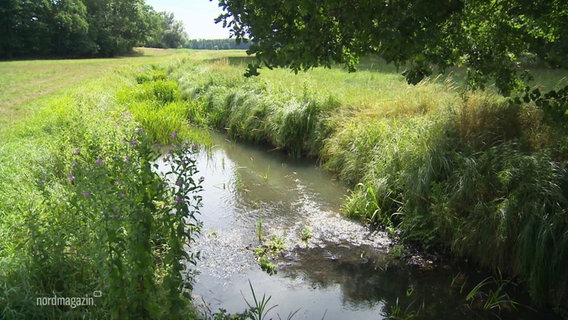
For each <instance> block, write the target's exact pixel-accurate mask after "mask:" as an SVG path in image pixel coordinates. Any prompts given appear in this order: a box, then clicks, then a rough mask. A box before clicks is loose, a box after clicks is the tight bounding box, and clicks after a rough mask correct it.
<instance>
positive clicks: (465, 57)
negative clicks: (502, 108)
mask: <svg viewBox="0 0 568 320" xmlns="http://www.w3.org/2000/svg"><path fill="white" fill-rule="evenodd" d="M219 6H220V7H222V8H223V10H224V11H225V12H224V13H223V14H222V15H220V16H219V17H218V18H217V20H216V21H217V22H222V23H223V25H224V26H225V27H228V28H229V29H230V31H231V35H232V36H234V37H236V38H237V39H245V38H250V39H251V41H252V43H253V44H252V45H251V47H250V49H249V53H250V54H255V55H256V57H257V59H258V63H257V64H256V65H253V66H250V68H252V70H249V71H253V73H254V72H255V71H256V68H259V67H260V66H261V65H265V66H267V67H269V68H272V67H289V68H291V69H293V70H294V71H298V70H305V69H309V68H311V67H316V66H322V65H323V66H331V64H332V63H334V62H339V63H344V64H345V65H346V66H347V68H348V69H349V70H351V71H354V70H355V65H356V63H357V62H358V59H359V57H360V56H361V55H366V54H377V55H379V56H381V57H382V58H384V59H385V60H386V61H387V62H392V63H394V64H396V65H397V66H405V67H406V70H405V72H404V75H405V76H406V78H407V80H408V81H409V82H410V83H417V82H419V81H420V80H422V79H423V78H424V77H426V76H428V75H430V74H432V73H433V72H435V71H440V72H443V71H444V70H446V69H447V68H448V67H450V66H456V65H457V66H464V67H466V69H467V72H468V80H469V84H470V85H471V86H472V87H473V88H478V87H483V86H484V85H485V84H486V83H487V82H488V81H489V80H490V79H494V80H495V83H496V85H497V87H498V88H499V89H500V90H501V91H502V92H503V93H504V94H508V93H509V92H510V90H511V89H514V88H517V87H519V86H520V84H521V81H520V79H521V76H522V70H521V69H520V65H519V63H518V61H519V57H520V56H521V55H522V54H524V53H526V52H533V53H537V54H539V56H541V57H542V58H543V59H545V60H546V59H549V58H551V57H555V56H556V57H557V56H560V57H563V58H564V59H558V58H556V60H565V58H566V57H567V56H568V50H567V49H566V47H567V46H566V37H567V36H568V27H567V23H566V21H567V20H568V8H567V7H568V6H567V5H566V3H565V0H552V1H539V0H382V1H377V0H322V1H312V0H220V1H219Z"/></svg>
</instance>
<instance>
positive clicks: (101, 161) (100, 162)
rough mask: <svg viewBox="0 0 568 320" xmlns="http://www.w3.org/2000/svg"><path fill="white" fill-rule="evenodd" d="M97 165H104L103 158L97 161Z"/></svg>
mask: <svg viewBox="0 0 568 320" xmlns="http://www.w3.org/2000/svg"><path fill="white" fill-rule="evenodd" d="M95 163H96V164H98V165H101V164H103V160H102V159H101V158H98V159H97V160H96V161H95Z"/></svg>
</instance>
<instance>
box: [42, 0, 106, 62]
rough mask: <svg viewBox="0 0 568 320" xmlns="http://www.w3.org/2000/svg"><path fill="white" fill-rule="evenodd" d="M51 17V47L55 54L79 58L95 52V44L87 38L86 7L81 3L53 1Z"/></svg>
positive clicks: (63, 0)
mask: <svg viewBox="0 0 568 320" xmlns="http://www.w3.org/2000/svg"><path fill="white" fill-rule="evenodd" d="M52 15H53V23H52V25H51V27H52V29H53V40H52V46H54V50H53V51H54V53H55V54H57V55H60V56H64V55H73V56H81V55H89V54H94V53H95V52H96V44H95V43H94V42H93V41H92V39H90V38H89V37H88V31H89V23H88V22H87V7H86V6H85V5H84V4H83V2H81V1H74V0H59V1H55V2H54V3H53V6H52Z"/></svg>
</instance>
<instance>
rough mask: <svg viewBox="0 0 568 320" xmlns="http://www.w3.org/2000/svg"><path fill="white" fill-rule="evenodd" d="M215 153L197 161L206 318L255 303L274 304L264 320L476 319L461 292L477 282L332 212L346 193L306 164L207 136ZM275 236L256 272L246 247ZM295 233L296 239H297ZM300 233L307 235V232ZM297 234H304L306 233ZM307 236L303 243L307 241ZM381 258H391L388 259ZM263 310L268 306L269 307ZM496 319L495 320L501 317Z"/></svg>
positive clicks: (199, 296) (198, 286)
mask: <svg viewBox="0 0 568 320" xmlns="http://www.w3.org/2000/svg"><path fill="white" fill-rule="evenodd" d="M212 139H213V144H214V146H213V147H212V148H210V149H208V150H203V151H201V152H200V153H199V154H198V155H197V157H198V169H199V173H198V175H199V176H204V177H205V181H204V183H203V187H204V191H203V192H202V193H201V195H202V196H203V207H202V208H201V210H200V212H201V214H200V215H199V216H198V219H200V220H201V221H202V222H203V229H202V231H201V236H200V238H199V239H198V241H197V243H196V244H195V245H194V246H193V247H192V250H194V251H200V252H201V260H200V261H199V263H198V266H197V269H198V272H199V274H198V275H197V277H196V282H195V284H194V288H193V292H192V294H193V296H194V301H196V303H197V304H201V305H202V308H204V306H203V305H205V306H206V308H208V309H210V310H211V311H212V312H217V311H218V310H219V309H220V308H222V309H224V310H226V311H227V312H230V313H237V312H243V311H244V309H245V308H246V307H247V301H248V303H251V304H254V303H253V296H252V292H251V287H250V286H252V287H253V289H254V292H255V294H256V297H257V299H261V298H262V296H263V295H266V298H268V297H271V299H270V301H269V302H268V307H271V306H276V307H275V308H274V309H273V310H271V311H270V313H269V314H268V317H267V318H266V319H270V318H272V319H279V318H282V319H286V318H287V317H288V315H290V314H293V313H295V314H294V317H293V319H327V320H332V319H386V318H387V315H391V316H392V315H399V316H400V317H404V316H408V315H410V316H412V315H416V313H417V312H418V315H419V317H420V318H421V319H423V318H427V319H439V318H444V319H460V320H461V319H480V318H486V317H487V316H488V315H489V314H486V313H485V312H482V311H479V310H476V309H474V308H470V307H469V305H468V304H467V303H466V302H465V300H464V296H465V295H466V294H467V292H463V290H461V291H462V292H461V293H460V288H461V287H460V285H461V284H463V283H465V281H466V280H468V281H470V282H469V283H474V284H475V282H474V281H480V280H482V279H483V278H484V277H485V275H482V274H477V273H476V272H474V271H464V270H463V268H462V269H460V268H459V267H457V266H452V265H449V264H435V263H432V262H431V261H428V259H427V258H424V257H420V256H415V257H412V258H411V259H410V260H411V261H415V263H409V259H400V256H398V257H397V255H396V254H393V251H395V250H396V248H402V247H401V246H397V245H396V244H394V243H393V241H392V240H391V239H390V238H389V237H388V235H387V234H386V233H385V232H382V231H373V230H371V229H369V228H368V226H365V225H364V224H362V223H360V222H356V221H352V220H349V219H347V218H345V217H343V216H341V215H340V205H341V203H342V202H343V201H344V199H345V196H346V194H347V189H346V188H345V187H344V186H342V185H341V184H340V183H339V182H337V181H335V180H334V179H333V177H332V176H331V175H330V174H328V173H326V172H325V171H324V170H322V169H320V168H318V167H317V166H316V165H315V164H314V163H313V162H310V161H307V160H300V161H296V160H292V159H290V158H288V157H286V156H285V155H283V154H282V153H280V152H278V151H274V150H273V151H270V150H268V149H267V148H262V147H258V146H250V145H246V144H240V143H235V142H230V141H228V140H226V137H225V136H223V135H221V134H217V133H212ZM261 219H262V235H263V238H264V241H265V242H266V241H270V239H272V238H274V237H277V239H281V240H283V242H284V251H283V252H281V253H280V254H278V255H277V257H276V258H275V259H273V260H271V262H272V263H273V264H274V265H275V266H276V273H275V274H273V275H270V274H268V273H267V272H265V271H263V270H261V267H260V265H259V263H258V260H257V258H256V256H255V253H254V250H255V248H257V247H259V246H260V245H261V242H260V241H259V238H258V229H257V226H258V224H259V222H260V221H261ZM302 230H304V237H302ZM306 230H309V231H306ZM306 233H307V234H308V236H306ZM306 238H307V239H306ZM389 253H390V254H389ZM268 307H267V308H268ZM501 316H502V318H506V317H503V315H501Z"/></svg>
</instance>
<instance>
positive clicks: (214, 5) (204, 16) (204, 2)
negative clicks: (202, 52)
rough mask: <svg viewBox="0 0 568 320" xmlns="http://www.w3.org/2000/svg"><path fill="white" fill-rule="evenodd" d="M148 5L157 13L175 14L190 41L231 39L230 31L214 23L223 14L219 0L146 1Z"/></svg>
mask: <svg viewBox="0 0 568 320" xmlns="http://www.w3.org/2000/svg"><path fill="white" fill-rule="evenodd" d="M146 4H149V5H151V6H152V7H154V10H156V11H168V12H173V13H174V16H175V18H176V19H177V20H180V21H182V22H183V24H184V26H185V30H186V31H187V34H188V35H189V38H190V39H225V38H229V30H228V29H224V28H223V26H222V24H215V22H214V19H215V18H216V17H217V16H219V15H220V14H221V13H222V10H221V8H219V6H218V1H217V0H213V1H209V0H146Z"/></svg>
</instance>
